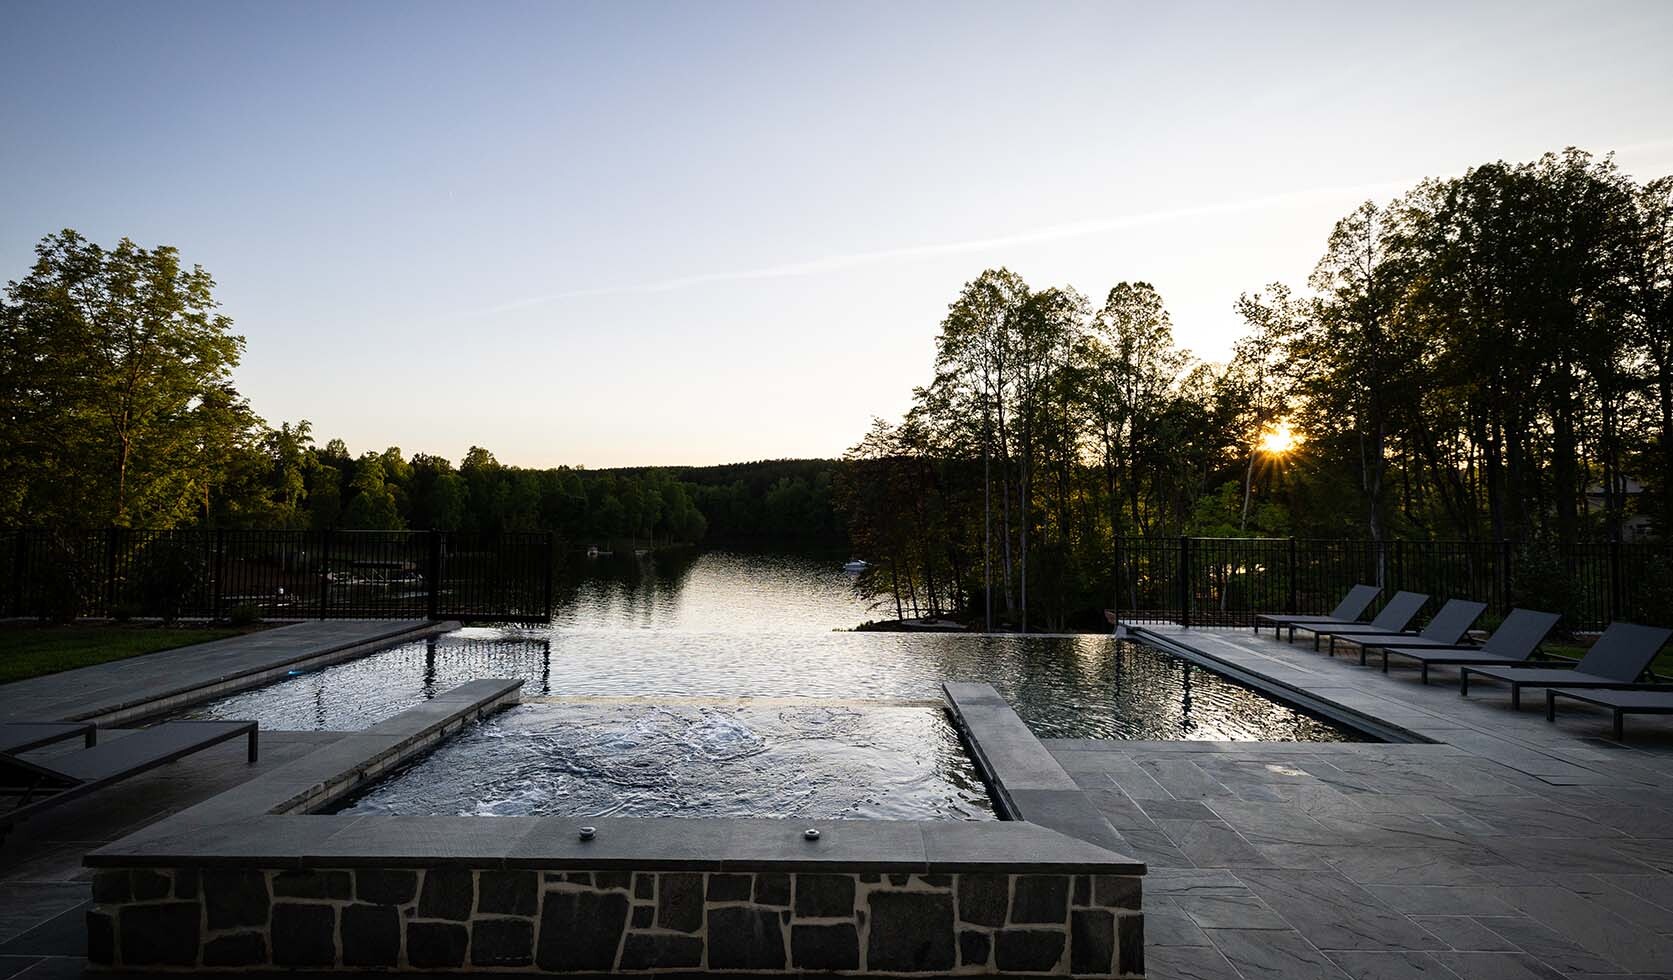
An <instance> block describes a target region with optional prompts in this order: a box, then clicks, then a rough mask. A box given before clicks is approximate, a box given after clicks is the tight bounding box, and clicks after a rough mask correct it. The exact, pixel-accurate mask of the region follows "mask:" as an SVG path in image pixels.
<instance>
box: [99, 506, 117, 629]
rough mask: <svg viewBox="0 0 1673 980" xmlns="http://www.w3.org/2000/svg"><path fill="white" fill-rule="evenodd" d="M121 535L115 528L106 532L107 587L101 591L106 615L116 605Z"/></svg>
mask: <svg viewBox="0 0 1673 980" xmlns="http://www.w3.org/2000/svg"><path fill="white" fill-rule="evenodd" d="M121 533H122V531H121V529H120V528H114V527H113V528H111V529H110V530H108V531H106V532H105V587H104V588H102V589H100V590H99V591H100V592H102V593H104V597H105V614H106V615H109V614H110V607H111V606H113V605H115V604H116V552H117V549H118V547H119V544H118V541H117V538H118V537H119V536H120V535H121Z"/></svg>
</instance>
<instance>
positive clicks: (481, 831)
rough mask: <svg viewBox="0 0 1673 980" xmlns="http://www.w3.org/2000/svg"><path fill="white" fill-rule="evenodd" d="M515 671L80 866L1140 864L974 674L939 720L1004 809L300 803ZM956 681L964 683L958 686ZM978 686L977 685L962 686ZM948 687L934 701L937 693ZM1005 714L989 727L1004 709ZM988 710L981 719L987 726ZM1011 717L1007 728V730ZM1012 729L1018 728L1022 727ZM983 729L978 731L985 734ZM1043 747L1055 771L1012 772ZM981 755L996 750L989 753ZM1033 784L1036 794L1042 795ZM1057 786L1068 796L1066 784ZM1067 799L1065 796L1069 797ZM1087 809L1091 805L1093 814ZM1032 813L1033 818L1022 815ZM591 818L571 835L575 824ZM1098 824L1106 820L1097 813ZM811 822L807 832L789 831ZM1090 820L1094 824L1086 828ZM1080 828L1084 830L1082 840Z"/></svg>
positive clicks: (1058, 867)
mask: <svg viewBox="0 0 1673 980" xmlns="http://www.w3.org/2000/svg"><path fill="white" fill-rule="evenodd" d="M521 684H522V682H521V681H519V680H504V679H489V680H476V681H471V682H469V683H467V684H463V685H461V686H459V687H456V688H454V689H452V690H450V691H448V692H446V693H444V694H442V695H440V696H438V697H437V698H435V699H434V700H431V701H428V702H425V703H424V704H421V705H418V706H416V707H413V708H409V709H408V710H406V711H403V712H401V713H400V714H397V715H395V716H394V717H392V718H389V719H387V720H385V721H383V722H381V723H379V724H377V725H374V726H372V727H371V728H368V729H366V730H365V731H363V732H359V733H355V734H350V735H345V736H344V737H343V738H342V739H340V740H338V741H336V742H333V743H332V744H331V745H328V746H325V747H323V748H321V749H319V750H318V751H316V752H313V753H311V754H309V755H306V756H303V757H302V758H300V759H297V760H295V761H293V762H291V763H288V764H287V765H284V766H281V767H279V768H277V769H274V770H272V771H270V772H268V773H266V774H264V775H261V776H258V777H257V778H255V779H252V780H251V781H249V782H247V783H245V784H244V785H242V786H239V787H237V788H235V789H232V790H229V791H228V792H226V793H223V794H221V795H219V796H216V797H214V798H212V799H210V800H207V801H205V802H204V803H201V804H198V805H197V806H194V807H191V808H190V809H187V810H184V811H182V812H180V813H178V814H175V815H174V816H172V817H169V818H167V819H165V820H163V821H160V822H158V823H156V824H153V825H151V826H150V827H147V828H145V829H143V830H141V831H139V832H137V833H135V834H132V835H130V836H128V837H126V838H123V839H122V840H120V841H117V842H115V843H113V844H109V845H107V846H105V847H102V848H99V849H98V850H96V851H93V852H92V853H90V854H89V855H87V857H86V859H85V863H86V864H87V865H88V866H90V867H125V868H139V867H188V866H196V865H256V866H261V867H268V868H276V867H320V866H333V867H356V866H377V867H438V866H445V865H452V866H468V867H471V868H478V869H489V868H542V867H562V868H576V869H588V868H593V869H603V868H637V869H641V870H657V869H690V870H782V871H790V870H799V871H818V870H822V869H841V870H843V871H850V872H873V871H875V872H897V873H925V874H927V873H978V872H984V871H1004V872H1009V873H1017V872H1039V873H1048V872H1069V871H1073V872H1075V873H1080V874H1107V875H1142V874H1143V873H1144V864H1143V862H1140V861H1137V860H1135V859H1133V858H1129V857H1125V856H1123V855H1121V854H1118V853H1114V852H1112V851H1111V850H1110V849H1109V848H1107V847H1103V846H1099V843H1098V842H1099V841H1100V840H1108V841H1109V842H1111V843H1118V842H1119V841H1120V838H1119V837H1117V836H1115V835H1114V834H1113V832H1111V833H1110V835H1109V836H1108V837H1107V838H1103V837H1100V836H1099V835H1097V834H1088V833H1082V832H1077V824H1076V822H1075V820H1076V818H1078V817H1080V816H1081V815H1080V814H1079V811H1078V809H1077V808H1076V807H1075V806H1074V804H1075V803H1076V802H1077V801H1078V802H1079V803H1081V804H1084V803H1085V800H1084V798H1082V797H1080V795H1079V791H1078V790H1073V781H1072V780H1068V777H1067V775H1066V774H1063V773H1062V769H1061V767H1059V766H1058V765H1057V763H1056V762H1055V761H1054V760H1053V759H1052V758H1051V755H1050V753H1048V752H1046V750H1045V748H1044V747H1043V746H1041V745H1040V743H1039V741H1038V740H1037V739H1035V738H1034V737H1033V735H1032V733H1029V732H1028V730H1027V728H1026V726H1023V725H1022V723H1021V721H1020V720H1016V716H1015V714H1014V713H1011V712H1010V709H1009V707H1008V706H1006V705H1005V704H1004V702H1003V700H1001V699H1000V698H999V696H998V695H997V694H996V693H994V692H993V689H992V688H990V687H987V686H986V685H952V686H951V687H953V688H957V689H958V691H959V693H960V694H961V695H963V697H962V700H961V701H959V702H958V703H956V704H955V706H954V711H955V717H964V718H966V719H970V718H974V719H975V723H974V724H972V725H968V726H966V729H967V732H968V733H969V734H970V735H971V743H972V749H973V751H974V752H975V753H976V755H977V757H978V759H979V760H980V759H987V760H990V762H989V763H988V764H987V765H986V766H985V768H987V769H989V770H991V771H994V772H997V773H998V774H999V776H1000V777H1001V779H1003V780H1004V782H995V783H994V784H993V785H994V787H995V792H996V795H1000V796H1003V797H1004V798H1005V799H1006V800H1007V801H1008V802H1007V803H1006V804H1005V807H1006V810H1005V815H1007V816H1010V817H1011V818H1012V819H1011V820H1009V821H997V822H975V821H969V822H966V821H942V820H924V821H885V820H847V821H845V820H820V821H799V820H782V819H771V818H757V819H712V818H671V817H657V818H625V817H624V818H598V819H588V820H586V821H581V820H578V819H575V818H571V817H445V816H441V817H437V816H411V817H403V816H388V817H385V816H352V815H315V814H310V813H309V812H308V811H311V810H319V809H322V808H324V807H326V806H327V805H329V804H330V803H331V802H333V801H335V800H338V799H341V798H343V797H344V796H346V795H347V794H349V793H350V792H352V791H353V790H355V789H356V788H358V787H360V786H361V785H363V784H365V783H366V782H367V781H368V780H371V779H374V778H376V777H377V776H378V775H380V774H382V773H384V772H387V771H388V770H390V769H391V768H393V767H395V766H398V765H400V764H401V763H402V762H404V761H406V760H408V759H411V758H413V757H414V756H416V755H418V754H420V753H422V752H425V751H428V750H429V749H430V748H432V747H433V746H434V745H435V744H437V743H438V742H440V741H441V740H442V739H443V738H446V737H447V736H448V735H450V734H452V733H454V732H456V731H458V730H459V729H461V728H463V727H464V726H465V725H467V724H469V723H471V722H472V721H475V720H477V719H480V718H482V717H484V716H486V715H488V714H490V713H492V712H494V711H497V710H499V709H501V708H503V707H506V706H508V705H510V704H513V703H516V701H517V700H518V690H519V688H520V687H521ZM966 688H969V690H966ZM975 688H982V689H984V690H975ZM952 696H953V695H952V693H951V692H949V697H952ZM1006 713H1009V717H1010V719H1011V720H1013V721H1014V726H1010V727H1008V726H1005V725H1003V724H1002V723H1003V721H1004V718H1003V716H1004V714H1006ZM996 720H997V723H996ZM1018 728H1020V731H1018V730H1017V729H1018ZM1024 736H1026V738H1024ZM989 739H991V741H987V740H989ZM1042 758H1043V760H1044V762H1045V763H1049V764H1050V768H1051V769H1053V770H1055V771H1056V772H1057V773H1058V774H1061V780H1067V781H1068V782H1067V788H1065V787H1063V786H1060V785H1058V783H1057V782H1051V781H1049V777H1042V778H1046V779H1047V781H1046V782H1040V781H1039V780H1038V779H1036V780H1034V781H1033V782H1030V781H1027V780H1024V779H1023V777H1022V775H1021V773H1020V772H1019V771H1018V767H1019V766H1022V765H1030V766H1033V765H1039V764H1040V762H1041V759H1042ZM992 760H997V763H996V764H995V763H994V762H993V761H992ZM1042 790H1043V793H1042ZM1071 790H1073V791H1072V793H1071V792H1070V791H1071ZM1071 796H1072V797H1073V798H1072V799H1071V798H1070V797H1071ZM1094 815H1095V814H1094ZM1036 817H1038V818H1040V819H1038V820H1036V819H1035V818H1036ZM583 822H585V823H587V824H588V825H591V826H594V827H596V828H597V836H596V838H595V839H593V840H591V841H582V840H580V839H579V835H578V828H579V826H580V825H581V824H582V823H583ZM1098 822H1099V823H1101V824H1102V826H1103V828H1104V829H1107V828H1108V824H1107V823H1104V822H1103V821H1102V818H1099V820H1098ZM810 827H812V828H815V829H818V830H819V831H820V837H819V839H818V840H817V841H808V840H806V839H804V837H803V831H804V830H806V829H808V828H810ZM1093 829H1094V830H1096V828H1093ZM1089 837H1090V840H1089V839H1088V838H1089Z"/></svg>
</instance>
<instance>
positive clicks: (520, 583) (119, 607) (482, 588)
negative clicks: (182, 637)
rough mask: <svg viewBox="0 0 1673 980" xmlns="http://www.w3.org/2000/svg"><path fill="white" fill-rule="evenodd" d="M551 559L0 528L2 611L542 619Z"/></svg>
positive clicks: (316, 536)
mask: <svg viewBox="0 0 1673 980" xmlns="http://www.w3.org/2000/svg"><path fill="white" fill-rule="evenodd" d="M555 560H556V546H555V542H554V540H553V536H552V535H550V534H547V533H525V532H504V533H477V532H467V531H245V530H227V531H217V530H181V531H142V530H128V529H121V528H117V529H109V530H101V531H52V530H21V531H0V616H7V617H35V618H42V619H72V618H81V617H95V618H102V617H111V618H130V617H133V618H152V617H156V618H163V619H171V620H172V619H203V620H224V619H228V618H232V617H234V615H235V613H236V612H237V611H239V610H241V609H248V610H249V611H250V612H252V613H253V614H254V615H257V616H260V617H263V618H269V619H408V618H430V619H469V620H505V621H540V622H544V621H546V620H548V619H550V618H551V615H552V571H553V562H554V561H555Z"/></svg>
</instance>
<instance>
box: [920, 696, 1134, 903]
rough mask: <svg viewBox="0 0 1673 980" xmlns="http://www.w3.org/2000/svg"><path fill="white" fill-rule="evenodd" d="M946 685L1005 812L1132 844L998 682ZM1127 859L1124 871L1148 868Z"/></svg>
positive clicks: (1094, 840) (1117, 845) (1098, 839)
mask: <svg viewBox="0 0 1673 980" xmlns="http://www.w3.org/2000/svg"><path fill="white" fill-rule="evenodd" d="M941 690H942V693H943V694H945V695H946V698H947V708H948V711H950V712H951V713H952V716H953V724H954V725H956V726H957V727H958V729H959V733H960V734H961V735H963V736H964V739H965V742H966V744H968V745H969V746H970V754H971V756H972V758H974V760H975V762H976V768H977V769H978V770H979V771H980V772H981V774H982V778H983V779H984V780H986V781H987V784H988V790H989V794H990V795H991V796H992V797H993V801H994V805H995V806H996V807H998V809H999V812H1000V815H1001V816H1003V817H1005V818H1007V819H1009V820H1017V821H1027V822H1028V823H1031V824H1037V825H1039V826H1042V827H1049V828H1051V829H1053V830H1056V831H1058V832H1060V833H1063V834H1067V835H1069V836H1071V837H1075V838H1078V839H1080V840H1084V841H1087V842H1089V843H1091V844H1095V845H1097V846H1099V847H1102V848H1104V849H1107V850H1111V851H1116V852H1122V851H1125V850H1126V849H1127V842H1126V840H1125V839H1124V838H1123V837H1122V836H1121V834H1120V833H1119V832H1118V831H1117V830H1116V829H1115V828H1114V827H1113V826H1111V825H1110V822H1109V821H1108V820H1106V819H1104V816H1103V815H1102V814H1101V813H1099V812H1098V808H1097V807H1096V806H1094V805H1093V804H1092V801H1091V800H1088V799H1087V798H1086V794H1085V793H1084V792H1082V790H1081V788H1080V786H1079V785H1078V784H1077V783H1076V782H1075V780H1074V777H1072V776H1070V775H1069V774H1068V773H1067V772H1066V771H1064V769H1063V767H1062V766H1061V765H1059V764H1058V762H1057V759H1056V758H1054V757H1053V756H1052V754H1051V753H1050V752H1049V751H1047V750H1046V747H1045V746H1044V745H1042V744H1040V740H1039V739H1038V738H1036V737H1034V733H1033V732H1032V731H1031V730H1030V729H1029V727H1028V726H1027V725H1026V724H1024V723H1023V720H1022V719H1021V718H1019V717H1018V716H1017V713H1016V712H1015V711H1013V710H1012V709H1011V706H1010V704H1008V703H1006V701H1005V699H1004V698H1002V697H1000V696H999V692H998V691H995V690H994V689H993V687H992V685H989V684H975V683H965V682H957V681H948V682H946V683H944V684H942V685H941ZM1126 860H1127V861H1128V862H1129V864H1130V865H1131V866H1132V867H1134V868H1135V869H1136V870H1133V871H1128V872H1124V873H1126V874H1140V875H1142V874H1144V863H1143V862H1141V861H1138V860H1136V859H1132V858H1128V859H1126Z"/></svg>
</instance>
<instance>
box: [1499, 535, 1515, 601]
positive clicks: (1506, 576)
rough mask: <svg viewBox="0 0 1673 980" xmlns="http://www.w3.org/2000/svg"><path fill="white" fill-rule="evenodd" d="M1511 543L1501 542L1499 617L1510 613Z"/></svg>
mask: <svg viewBox="0 0 1673 980" xmlns="http://www.w3.org/2000/svg"><path fill="white" fill-rule="evenodd" d="M1511 581H1512V579H1511V574H1510V542H1509V541H1500V542H1499V610H1498V611H1499V615H1501V616H1502V615H1504V614H1505V613H1507V612H1509V611H1510V607H1511V601H1510V586H1511Z"/></svg>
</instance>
